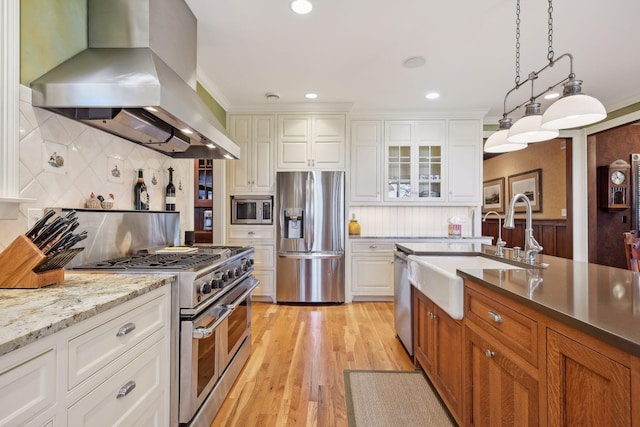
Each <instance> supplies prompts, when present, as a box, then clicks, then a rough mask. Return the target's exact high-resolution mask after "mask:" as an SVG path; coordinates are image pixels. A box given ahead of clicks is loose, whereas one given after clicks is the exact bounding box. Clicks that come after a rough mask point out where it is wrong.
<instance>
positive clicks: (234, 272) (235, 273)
mask: <svg viewBox="0 0 640 427" xmlns="http://www.w3.org/2000/svg"><path fill="white" fill-rule="evenodd" d="M240 274H241V273H240V270H239V269H238V268H234V269H233V276H234V277H239V276H240Z"/></svg>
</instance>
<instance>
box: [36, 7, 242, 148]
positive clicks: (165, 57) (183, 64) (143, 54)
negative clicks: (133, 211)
mask: <svg viewBox="0 0 640 427" xmlns="http://www.w3.org/2000/svg"><path fill="white" fill-rule="evenodd" d="M87 12H88V18H87V20H88V24H87V30H88V31H87V32H88V48H87V49H86V50H84V51H82V52H80V53H79V54H77V55H75V56H73V57H71V58H69V59H68V60H67V61H65V62H63V63H62V64H60V65H58V66H57V67H55V68H53V69H52V70H51V71H49V72H47V73H46V74H44V75H43V76H41V77H39V78H38V79H36V80H34V81H33V82H32V83H31V89H32V104H33V105H34V106H36V107H42V108H46V109H47V110H51V111H54V112H56V113H59V114H62V115H64V116H66V117H69V118H72V119H74V120H78V121H81V122H83V123H86V124H88V125H90V126H94V127H96V128H99V129H102V130H104V131H106V132H109V133H112V134H114V135H117V136H120V137H122V138H125V139H128V140H130V141H133V142H136V143H138V144H142V145H144V146H145V147H148V148H151V149H154V150H156V151H159V152H162V153H163V154H166V155H169V156H172V157H176V158H227V159H233V158H238V157H239V156H240V148H239V147H238V146H237V145H236V144H235V143H234V142H233V141H232V140H231V138H230V136H229V135H228V134H227V132H226V130H225V128H224V126H222V124H220V122H219V121H218V120H217V119H216V117H215V116H214V115H213V113H211V111H210V110H209V108H208V107H207V106H206V104H205V103H204V102H203V101H202V99H201V98H200V96H199V95H198V94H197V93H196V92H195V90H194V88H193V87H194V86H195V76H196V25H197V22H196V19H195V17H194V16H193V13H192V12H191V10H190V9H189V7H188V6H187V4H186V3H185V2H184V1H183V0H89V1H88V2H87Z"/></svg>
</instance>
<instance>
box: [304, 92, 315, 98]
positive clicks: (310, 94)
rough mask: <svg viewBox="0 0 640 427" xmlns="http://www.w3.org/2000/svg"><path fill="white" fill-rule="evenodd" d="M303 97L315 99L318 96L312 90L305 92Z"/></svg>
mask: <svg viewBox="0 0 640 427" xmlns="http://www.w3.org/2000/svg"><path fill="white" fill-rule="evenodd" d="M304 97H305V98H307V99H316V98H317V97H318V94H317V93H314V92H309V93H305V94H304Z"/></svg>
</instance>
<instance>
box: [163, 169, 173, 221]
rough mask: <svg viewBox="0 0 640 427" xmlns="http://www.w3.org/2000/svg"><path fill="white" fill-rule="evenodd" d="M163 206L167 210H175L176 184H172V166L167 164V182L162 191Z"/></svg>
mask: <svg viewBox="0 0 640 427" xmlns="http://www.w3.org/2000/svg"><path fill="white" fill-rule="evenodd" d="M164 208H165V210H168V211H175V210H176V186H175V185H173V168H172V167H171V166H169V183H168V184H167V189H166V190H165V192H164Z"/></svg>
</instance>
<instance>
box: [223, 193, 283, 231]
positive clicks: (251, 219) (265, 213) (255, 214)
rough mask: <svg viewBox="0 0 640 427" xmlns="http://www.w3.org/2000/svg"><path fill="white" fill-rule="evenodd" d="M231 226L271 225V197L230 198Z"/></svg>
mask: <svg viewBox="0 0 640 427" xmlns="http://www.w3.org/2000/svg"><path fill="white" fill-rule="evenodd" d="M231 224H273V196H231Z"/></svg>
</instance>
